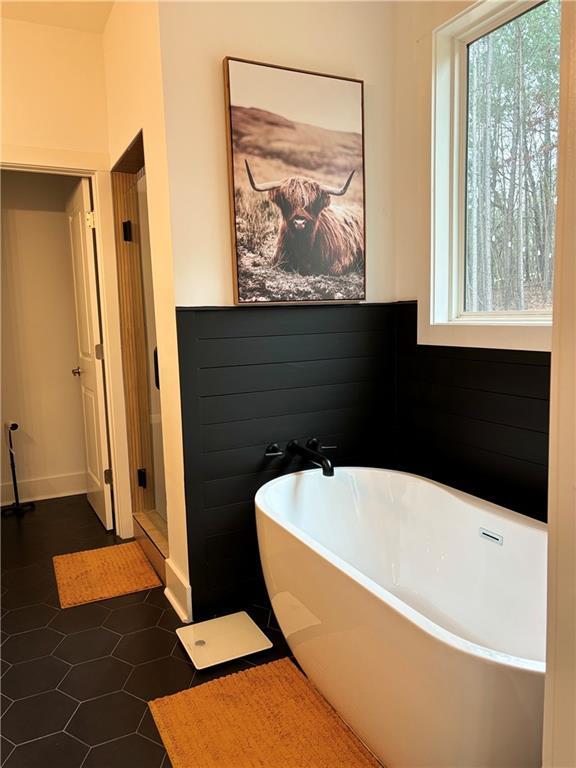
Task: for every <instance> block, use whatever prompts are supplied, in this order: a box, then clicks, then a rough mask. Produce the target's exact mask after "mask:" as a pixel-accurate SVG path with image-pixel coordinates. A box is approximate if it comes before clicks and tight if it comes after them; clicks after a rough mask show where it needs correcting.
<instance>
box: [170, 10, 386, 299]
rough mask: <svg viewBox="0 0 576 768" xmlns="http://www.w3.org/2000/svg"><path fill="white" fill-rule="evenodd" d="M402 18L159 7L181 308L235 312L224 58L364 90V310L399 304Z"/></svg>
mask: <svg viewBox="0 0 576 768" xmlns="http://www.w3.org/2000/svg"><path fill="white" fill-rule="evenodd" d="M395 11H396V4H395V3H355V2H348V3H313V2H307V3H299V4H294V3H245V2H235V3H210V2H194V3H178V2H162V3H161V4H160V31H161V43H162V68H163V75H164V102H165V109H166V135H167V141H168V159H169V171H170V197H171V214H172V247H173V257H174V280H175V293H176V305H177V306H198V305H211V306H219V305H228V304H233V301H234V299H233V287H232V245H231V238H230V227H229V217H230V209H229V196H228V167H227V159H226V123H225V107H224V85H223V67H222V60H223V59H224V57H225V56H237V57H240V58H247V59H252V60H257V61H263V62H268V63H272V64H280V65H285V66H289V67H295V68H301V69H307V70H312V71H317V72H326V73H329V74H336V75H343V76H348V77H355V78H359V79H363V80H364V81H365V116H366V125H365V142H366V201H367V211H366V243H367V259H366V265H367V299H368V300H369V301H388V300H393V299H394V297H395V276H394V252H393V237H392V230H393V226H394V216H393V213H392V205H393V200H394V198H395V194H396V191H395V189H394V185H393V184H392V183H391V177H390V173H391V166H392V161H393V156H394V153H395V151H396V150H395V147H394V144H393V140H392V139H393V136H392V129H393V101H392V93H393V88H394V62H393V41H394V25H393V22H394V16H395Z"/></svg>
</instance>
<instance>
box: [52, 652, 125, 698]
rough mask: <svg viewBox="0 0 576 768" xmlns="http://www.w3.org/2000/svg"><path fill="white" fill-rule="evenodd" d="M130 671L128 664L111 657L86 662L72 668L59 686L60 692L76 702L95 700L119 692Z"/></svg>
mask: <svg viewBox="0 0 576 768" xmlns="http://www.w3.org/2000/svg"><path fill="white" fill-rule="evenodd" d="M131 671H132V667H131V666H130V665H129V664H125V663H124V662H123V661H120V660H119V659H115V658H113V657H112V656H105V657H104V658H103V659H95V660H94V661H86V662H84V663H83V664H78V665H77V666H76V667H72V669H71V670H70V672H69V673H68V674H67V675H66V678H65V679H64V681H63V682H62V684H61V685H60V690H61V691H64V693H68V694H70V696H73V697H74V698H75V699H78V701H86V700H87V699H95V698H96V697H97V696H103V695H104V694H106V693H113V692H114V691H119V690H121V689H122V686H123V685H124V683H125V682H126V680H127V678H128V675H129V674H130V672H131Z"/></svg>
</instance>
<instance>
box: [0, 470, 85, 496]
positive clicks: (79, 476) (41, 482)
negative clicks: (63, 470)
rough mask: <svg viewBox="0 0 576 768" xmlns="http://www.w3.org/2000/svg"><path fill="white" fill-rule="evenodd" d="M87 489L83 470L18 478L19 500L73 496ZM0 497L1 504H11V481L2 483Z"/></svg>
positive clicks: (12, 492)
mask: <svg viewBox="0 0 576 768" xmlns="http://www.w3.org/2000/svg"><path fill="white" fill-rule="evenodd" d="M87 490H88V489H87V486H86V473H85V472H74V473H71V474H69V475H54V476H52V477H35V478H33V479H30V480H20V479H19V480H18V495H19V496H20V501H40V500H41V499H57V498H59V497H61V496H74V495H75V494H77V493H86V492H87ZM0 498H1V501H2V504H11V503H12V502H13V501H14V490H13V488H12V482H11V481H9V482H5V483H2V485H1V486H0Z"/></svg>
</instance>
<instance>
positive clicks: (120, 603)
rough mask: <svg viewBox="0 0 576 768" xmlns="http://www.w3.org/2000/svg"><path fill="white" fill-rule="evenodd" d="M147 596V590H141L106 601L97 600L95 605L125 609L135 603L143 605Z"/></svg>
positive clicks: (112, 608)
mask: <svg viewBox="0 0 576 768" xmlns="http://www.w3.org/2000/svg"><path fill="white" fill-rule="evenodd" d="M147 596H148V590H147V589H145V590H142V591H141V592H131V593H130V594H129V595H120V596H119V597H109V598H108V599H107V600H98V603H97V605H102V606H104V608H110V609H111V610H114V609H115V608H125V607H126V606H127V605H135V604H136V603H143V602H144V601H145V600H146V598H147Z"/></svg>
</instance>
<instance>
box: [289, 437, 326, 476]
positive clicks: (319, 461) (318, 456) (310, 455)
mask: <svg viewBox="0 0 576 768" xmlns="http://www.w3.org/2000/svg"><path fill="white" fill-rule="evenodd" d="M286 453H292V454H294V455H295V456H301V457H302V458H303V459H307V460H308V461H310V462H311V463H312V464H315V465H316V466H317V467H320V469H321V470H322V474H323V475H324V477H333V476H334V467H333V466H332V462H331V461H330V459H329V458H328V457H327V456H324V454H323V453H320V451H313V450H312V449H311V448H306V447H305V446H304V445H300V443H299V442H298V440H290V442H289V443H288V445H287V446H286Z"/></svg>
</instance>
